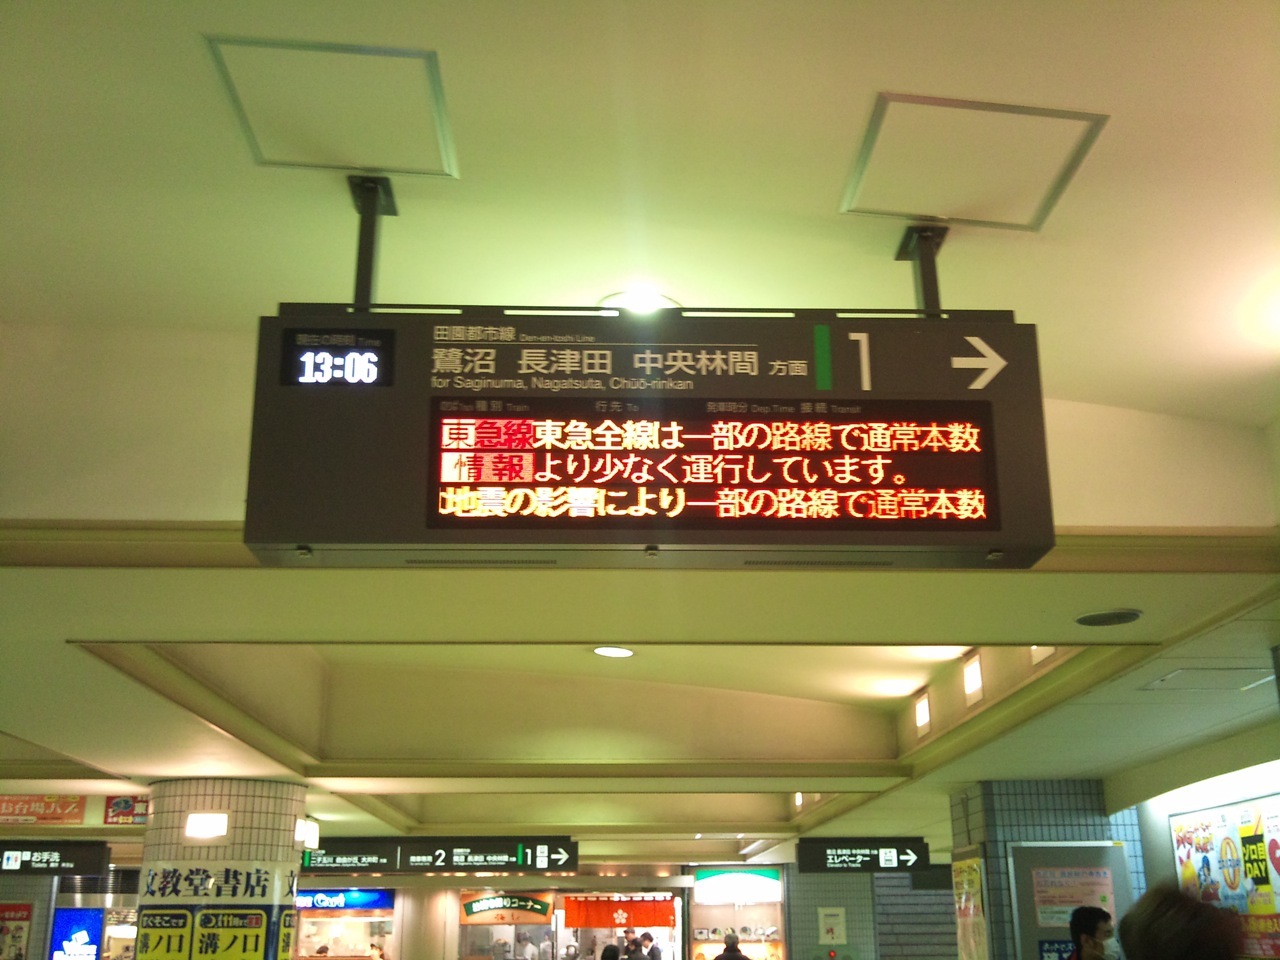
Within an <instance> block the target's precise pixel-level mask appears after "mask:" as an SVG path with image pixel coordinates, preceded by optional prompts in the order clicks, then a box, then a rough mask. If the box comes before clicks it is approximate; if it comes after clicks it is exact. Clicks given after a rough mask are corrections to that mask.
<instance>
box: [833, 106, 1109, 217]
mask: <svg viewBox="0 0 1280 960" xmlns="http://www.w3.org/2000/svg"><path fill="white" fill-rule="evenodd" d="M893 103H910V104H916V105H919V106H930V107H949V108H952V109H957V110H983V111H988V112H992V113H1010V114H1016V115H1021V116H1033V117H1048V118H1052V119H1059V120H1078V121H1083V122H1084V124H1085V127H1084V130H1083V131H1082V132H1081V135H1080V138H1079V140H1077V141H1076V145H1075V148H1074V149H1073V150H1072V151H1071V153H1070V155H1069V156H1068V157H1067V159H1066V161H1065V162H1064V163H1063V165H1062V167H1061V169H1060V170H1059V171H1058V175H1057V176H1056V177H1055V178H1054V180H1053V182H1052V183H1051V184H1050V185H1049V187H1048V189H1047V190H1046V191H1045V194H1044V196H1043V197H1042V198H1041V200H1040V203H1039V205H1038V206H1037V207H1036V211H1035V213H1034V214H1033V215H1032V217H1031V219H1030V220H1029V221H1027V222H1025V223H1012V222H1007V221H1002V220H977V219H969V218H966V217H940V216H937V215H936V214H930V213H927V212H925V211H917V210H873V209H861V208H859V207H858V206H857V199H858V193H859V191H860V190H861V189H862V181H863V178H864V177H865V176H866V173H867V168H868V166H869V165H870V162H871V154H872V151H873V149H874V148H875V145H876V139H877V138H878V137H879V136H880V130H881V127H882V126H883V125H884V120H885V115H886V114H887V113H888V111H889V106H890V105H891V104H893ZM1108 119H1109V117H1108V115H1107V114H1104V113H1084V112H1081V111H1078V110H1052V109H1047V108H1043V107H1029V106H1023V105H1020V104H1009V103H988V102H986V101H982V100H953V99H949V98H946V97H923V96H915V95H912V94H906V93H883V92H882V93H879V94H877V96H876V104H875V108H874V109H873V110H872V112H871V121H870V123H869V124H868V126H867V133H866V136H865V137H864V138H863V141H862V146H861V148H860V149H859V150H858V157H857V159H856V160H855V161H854V165H853V173H852V174H851V175H850V177H849V182H848V185H847V186H846V187H845V192H844V198H843V199H842V200H841V202H840V212H841V213H858V214H864V215H866V216H873V217H892V218H895V219H899V220H910V221H912V222H915V223H928V222H937V223H967V224H972V225H974V226H979V227H997V228H999V229H1003V230H1026V231H1036V230H1039V229H1040V228H1041V227H1042V226H1043V225H1044V222H1045V220H1047V219H1048V218H1049V214H1050V213H1051V212H1052V210H1053V208H1054V206H1055V205H1056V204H1057V202H1058V200H1059V198H1061V196H1062V194H1063V193H1064V192H1065V191H1066V189H1067V185H1068V184H1069V183H1070V182H1071V178H1072V177H1073V176H1075V173H1076V171H1077V170H1078V169H1079V168H1080V165H1081V164H1082V163H1084V158H1085V155H1086V154H1088V152H1089V149H1090V147H1092V146H1093V143H1094V141H1095V140H1097V139H1098V135H1099V134H1100V133H1101V132H1102V128H1103V126H1104V125H1105V124H1106V122H1107V120H1108Z"/></svg>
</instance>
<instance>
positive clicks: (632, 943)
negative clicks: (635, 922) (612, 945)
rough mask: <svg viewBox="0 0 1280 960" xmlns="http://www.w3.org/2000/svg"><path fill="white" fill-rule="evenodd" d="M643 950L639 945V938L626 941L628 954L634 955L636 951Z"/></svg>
mask: <svg viewBox="0 0 1280 960" xmlns="http://www.w3.org/2000/svg"><path fill="white" fill-rule="evenodd" d="M643 949H644V947H643V946H642V945H641V943H640V938H639V937H632V938H631V939H630V940H628V941H627V951H628V952H630V953H635V952H636V951H637V950H643Z"/></svg>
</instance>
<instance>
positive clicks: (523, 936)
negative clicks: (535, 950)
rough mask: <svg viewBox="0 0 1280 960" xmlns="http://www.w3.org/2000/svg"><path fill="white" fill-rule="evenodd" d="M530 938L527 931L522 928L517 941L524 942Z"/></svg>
mask: <svg viewBox="0 0 1280 960" xmlns="http://www.w3.org/2000/svg"><path fill="white" fill-rule="evenodd" d="M528 939H529V935H528V934H527V933H525V932H524V931H523V930H521V931H520V932H519V933H517V934H516V943H524V942H525V941H526V940H528Z"/></svg>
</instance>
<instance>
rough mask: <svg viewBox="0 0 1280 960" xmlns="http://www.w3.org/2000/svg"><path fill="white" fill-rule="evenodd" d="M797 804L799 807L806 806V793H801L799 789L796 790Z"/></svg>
mask: <svg viewBox="0 0 1280 960" xmlns="http://www.w3.org/2000/svg"><path fill="white" fill-rule="evenodd" d="M796 806H797V807H803V806H804V794H803V793H801V792H800V791H799V790H797V791H796Z"/></svg>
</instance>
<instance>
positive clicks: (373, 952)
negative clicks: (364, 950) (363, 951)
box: [369, 943, 387, 960]
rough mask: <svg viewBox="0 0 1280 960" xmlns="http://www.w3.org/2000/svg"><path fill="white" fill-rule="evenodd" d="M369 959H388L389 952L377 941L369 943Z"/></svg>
mask: <svg viewBox="0 0 1280 960" xmlns="http://www.w3.org/2000/svg"><path fill="white" fill-rule="evenodd" d="M369 960H387V952H386V951H385V950H383V949H382V947H381V946H379V945H378V944H376V943H371V944H369Z"/></svg>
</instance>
